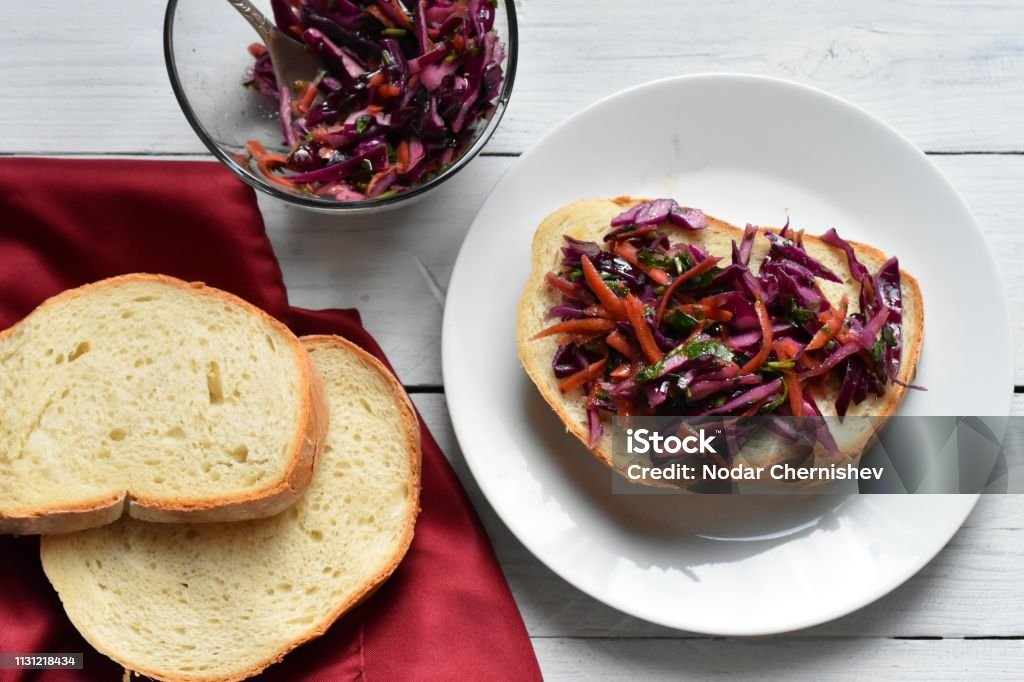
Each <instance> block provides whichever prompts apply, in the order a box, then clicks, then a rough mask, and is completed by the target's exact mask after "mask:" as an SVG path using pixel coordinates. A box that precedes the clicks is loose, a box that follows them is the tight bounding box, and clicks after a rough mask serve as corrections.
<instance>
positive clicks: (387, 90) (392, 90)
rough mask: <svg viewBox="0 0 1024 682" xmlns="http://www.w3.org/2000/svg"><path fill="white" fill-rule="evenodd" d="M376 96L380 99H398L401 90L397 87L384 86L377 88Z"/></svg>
mask: <svg viewBox="0 0 1024 682" xmlns="http://www.w3.org/2000/svg"><path fill="white" fill-rule="evenodd" d="M377 94H378V95H380V96H381V97H385V98H390V97H398V96H399V95H401V94H402V88H400V87H398V86H397V85H391V84H385V85H382V86H380V87H379V88H377Z"/></svg>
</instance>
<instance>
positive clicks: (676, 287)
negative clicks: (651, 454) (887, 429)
mask: <svg viewBox="0 0 1024 682" xmlns="http://www.w3.org/2000/svg"><path fill="white" fill-rule="evenodd" d="M707 224H708V219H707V218H706V216H705V215H704V214H703V213H702V212H701V211H699V210H697V209H691V208H682V207H680V206H679V204H677V203H676V202H675V201H673V200H671V199H658V200H656V201H649V202H641V203H639V204H636V205H634V206H632V207H631V208H629V209H628V210H626V211H625V212H623V213H622V214H621V215H619V216H618V217H616V218H615V219H613V220H612V221H611V223H610V225H609V232H608V234H607V235H606V236H605V238H604V241H603V243H602V244H598V243H594V242H585V241H580V240H577V239H573V238H571V237H568V236H567V237H566V238H565V245H564V246H563V247H562V254H561V255H562V260H561V265H560V267H559V268H558V269H557V270H556V271H555V272H551V273H549V274H548V275H547V281H548V283H549V285H550V286H552V288H554V289H556V290H558V291H559V292H561V296H562V301H561V303H560V304H558V305H555V306H554V307H552V308H551V310H550V311H549V316H550V317H551V318H555V319H554V320H553V321H554V322H555V323H556V325H557V329H555V328H554V327H552V328H550V329H549V331H550V332H551V333H556V332H557V333H559V337H558V340H559V346H558V351H557V352H556V354H555V357H554V360H553V363H552V364H553V371H554V373H555V376H556V378H558V379H559V380H561V381H562V382H565V386H568V387H570V389H568V390H577V389H579V390H582V391H583V392H584V394H585V395H587V396H588V400H587V411H588V421H589V430H590V434H591V440H592V442H594V443H596V440H597V439H598V438H600V436H601V433H602V428H601V424H600V419H598V417H600V416H601V415H602V414H604V415H611V414H631V415H678V416H689V417H702V416H703V417H721V416H740V415H765V414H767V415H777V416H819V417H820V415H821V412H820V410H819V409H818V406H817V404H816V403H815V399H814V394H815V393H816V392H818V393H820V391H819V388H820V387H821V385H822V384H823V383H825V382H835V383H836V384H838V385H839V393H838V398H837V400H836V402H835V409H836V413H837V414H838V415H840V417H842V416H844V415H845V414H847V412H848V410H849V409H850V407H851V406H852V405H857V404H860V403H861V402H863V401H865V400H867V399H868V398H869V397H871V396H872V395H874V396H879V395H882V394H883V393H884V392H885V391H886V387H887V385H888V384H889V383H890V382H895V383H899V384H901V385H906V384H904V383H903V382H902V381H900V380H899V373H900V366H901V364H900V363H901V360H902V348H903V328H902V325H903V319H902V310H903V306H902V290H901V281H900V269H899V263H898V261H897V260H896V259H895V258H893V259H891V260H889V261H888V262H886V263H885V264H884V265H882V267H881V268H879V270H878V272H877V273H875V274H874V275H872V274H871V273H870V272H869V271H868V270H867V268H866V267H864V265H863V264H861V263H860V262H859V261H858V260H857V257H856V254H855V252H854V250H853V247H852V246H851V245H850V244H849V243H848V242H846V241H844V240H843V239H842V238H840V237H839V235H838V234H837V233H836V231H835V230H834V229H833V230H829V232H827V233H826V234H825V235H824V236H823V240H824V241H825V242H826V243H828V244H830V245H832V246H834V247H836V248H838V249H841V250H843V251H844V252H845V254H846V257H847V261H848V263H849V266H850V271H851V273H852V274H853V277H854V279H855V281H857V282H858V283H859V284H860V287H861V291H860V298H859V301H858V302H859V304H860V310H859V311H856V310H853V309H850V308H848V305H849V303H848V302H847V301H846V300H845V299H844V300H842V301H836V300H829V298H828V296H826V295H825V294H824V293H823V291H822V287H821V286H820V283H819V281H820V280H825V281H831V282H841V281H842V280H841V279H840V277H839V276H838V275H837V274H836V273H834V272H833V271H832V270H830V269H829V268H827V267H826V266H825V265H824V264H822V263H821V262H820V261H818V260H817V259H815V258H814V257H812V256H811V255H810V254H808V252H807V251H806V249H805V248H804V244H803V233H802V232H796V231H794V230H793V229H791V228H790V227H789V225H788V223H787V225H786V227H784V228H783V229H782V230H779V231H778V232H771V231H767V230H761V231H760V233H761V234H762V235H764V238H765V239H766V240H767V242H768V244H769V248H768V253H767V255H766V256H765V258H764V259H763V260H762V262H761V263H760V265H759V266H758V268H757V271H756V272H755V271H753V270H752V269H751V267H750V256H751V252H752V250H753V246H754V242H755V239H756V237H757V235H758V233H759V230H758V229H757V228H756V227H753V226H750V225H748V226H747V227H746V229H745V230H744V233H743V237H742V239H741V240H740V243H739V244H737V243H735V242H733V245H732V253H731V262H728V263H727V262H721V259H717V258H715V259H712V256H711V254H709V253H707V251H706V250H705V249H704V248H703V247H701V246H700V245H699V244H698V243H683V242H679V243H673V242H672V241H671V240H670V239H669V237H668V234H667V232H665V231H664V229H663V228H664V227H666V226H679V227H684V229H700V228H703V227H706V226H707ZM720 265H721V267H720ZM588 268H593V270H592V271H591V272H590V273H589V274H588V272H587V270H588ZM595 275H596V277H595ZM630 301H633V302H632V303H631V302H630ZM631 306H633V307H634V309H636V307H639V309H640V310H641V311H642V315H643V317H642V318H637V317H635V316H633V317H631V316H630V315H629V314H628V309H629V308H630V307H631ZM640 319H642V321H643V323H642V324H641V323H640ZM636 325H639V326H636ZM766 334H768V335H769V336H770V338H767V339H766V338H765V336H766ZM598 362H602V363H604V364H603V365H601V366H599V367H598V369H602V371H601V372H600V376H594V375H595V374H596V373H595V370H594V368H593V365H594V364H595V363H598ZM817 421H818V422H820V425H819V426H816V427H815V428H816V429H817V434H816V435H814V436H813V438H812V440H813V439H816V440H817V442H820V443H821V444H822V446H823V447H825V448H826V450H827V451H829V452H831V453H833V454H835V453H836V452H838V450H837V446H836V443H835V439H834V437H833V436H832V435H831V434H830V433H829V432H828V428H827V426H825V422H824V420H821V419H819V420H817ZM781 423H782V422H780V424H781ZM775 430H776V431H779V430H783V431H784V430H785V427H784V426H777V427H776V428H775ZM812 435H813V434H812ZM812 444H813V443H812Z"/></svg>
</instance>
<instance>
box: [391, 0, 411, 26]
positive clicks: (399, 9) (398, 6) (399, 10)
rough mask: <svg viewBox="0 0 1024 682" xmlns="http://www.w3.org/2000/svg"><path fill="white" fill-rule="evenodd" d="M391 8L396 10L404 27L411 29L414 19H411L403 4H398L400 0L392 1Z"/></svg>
mask: <svg viewBox="0 0 1024 682" xmlns="http://www.w3.org/2000/svg"><path fill="white" fill-rule="evenodd" d="M391 6H392V7H394V8H395V13H396V14H398V16H399V17H400V19H399V22H400V23H401V24H402V26H403V27H405V28H408V29H411V28H412V19H410V18H409V14H408V13H407V12H406V11H405V8H404V7H402V3H400V2H398V0H391Z"/></svg>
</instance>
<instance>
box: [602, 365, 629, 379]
mask: <svg viewBox="0 0 1024 682" xmlns="http://www.w3.org/2000/svg"><path fill="white" fill-rule="evenodd" d="M632 375H633V366H632V365H630V364H629V363H628V362H627V363H624V364H621V365H619V366H618V367H616V368H615V369H613V370H612V371H611V372H609V373H608V376H610V377H611V378H612V379H628V378H629V377H631V376H632Z"/></svg>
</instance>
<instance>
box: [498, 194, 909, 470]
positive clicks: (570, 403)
mask: <svg viewBox="0 0 1024 682" xmlns="http://www.w3.org/2000/svg"><path fill="white" fill-rule="evenodd" d="M643 201H649V200H648V199H640V198H636V197H629V196H620V197H615V198H613V199H598V200H583V201H578V202H575V203H573V204H569V205H568V206H564V207H562V208H560V209H558V210H557V211H555V212H554V213H552V214H551V215H549V216H548V217H547V218H545V219H544V221H543V222H542V223H541V224H540V226H539V227H538V228H537V232H536V233H535V234H534V238H533V244H532V247H531V259H530V260H531V272H530V276H529V277H528V279H527V281H526V285H525V286H524V288H523V293H522V296H521V297H520V300H519V309H518V315H517V319H516V341H517V346H518V350H519V359H520V363H521V364H522V365H523V368H524V369H525V370H526V373H527V375H529V377H530V379H531V380H532V381H533V383H534V384H535V385H536V387H537V389H538V391H540V394H541V396H542V397H543V398H544V400H545V401H546V402H547V403H548V405H549V406H550V407H551V409H552V410H554V412H555V413H556V414H557V415H558V416H559V418H560V419H561V420H562V422H563V423H564V424H565V428H566V430H567V431H568V432H569V433H571V434H573V435H574V436H575V437H576V438H577V439H578V440H579V441H580V442H581V443H583V445H584V446H586V447H587V449H588V450H589V451H590V453H591V454H592V455H593V456H594V457H596V458H597V459H598V460H599V461H600V462H601V463H603V464H604V465H605V466H607V467H609V468H610V469H612V470H613V471H615V472H616V473H618V474H620V475H622V476H624V477H625V476H626V468H627V464H625V463H623V462H615V461H614V458H613V457H612V439H611V435H610V433H609V429H607V428H606V429H605V433H604V435H603V436H602V437H601V439H600V441H599V442H598V443H597V445H596V447H590V445H589V429H588V425H587V420H586V412H585V407H584V396H583V395H582V392H581V391H580V390H579V389H577V390H575V391H573V392H572V393H571V394H569V395H563V394H562V393H561V392H560V391H559V390H558V383H557V380H556V379H555V378H554V374H553V373H552V371H551V358H552V357H553V355H554V351H555V348H556V347H557V343H556V341H555V339H554V338H553V337H547V338H542V339H537V340H536V341H531V339H532V337H533V336H534V335H535V334H536V333H537V332H539V331H541V329H543V328H544V327H545V326H546V325H547V321H546V320H545V319H544V316H545V314H546V312H547V309H548V308H549V307H550V305H553V304H554V303H555V302H556V301H555V299H554V298H553V296H554V294H553V293H552V292H551V291H550V288H549V287H548V285H547V283H546V282H545V281H544V276H545V275H546V274H547V273H548V272H550V271H551V270H552V269H554V267H555V266H556V265H557V262H558V261H560V259H561V257H560V255H559V250H558V247H560V246H561V244H562V241H561V240H562V237H563V236H564V235H565V234H572V236H574V237H575V238H577V239H583V240H595V241H598V242H600V240H601V239H602V238H603V235H604V234H606V233H607V232H608V231H610V228H609V227H608V225H609V222H610V220H611V219H612V218H613V217H615V216H616V215H618V214H619V213H621V212H623V211H625V210H627V209H629V208H631V207H632V206H634V205H636V204H638V203H641V202H643ZM708 222H709V225H708V227H707V228H705V229H704V230H700V231H690V230H684V229H681V228H677V227H674V226H671V225H664V226H662V229H663V231H665V232H667V233H668V234H669V235H670V237H672V238H673V240H679V241H684V242H691V241H695V240H698V239H702V238H704V236H705V233H706V234H716V238H717V236H720V237H721V238H722V239H723V240H725V241H728V240H733V239H734V240H735V241H736V242H737V243H739V241H740V239H741V238H742V236H743V230H742V229H741V228H739V227H736V226H734V225H731V224H729V223H727V222H725V221H723V220H720V219H718V218H715V217H713V216H710V215H709V216H708ZM769 230H771V231H778V228H771V227H761V228H758V235H759V236H760V235H763V234H764V233H765V232H767V231H769ZM709 231H710V232H709ZM759 241H764V240H756V241H755V244H756V243H757V242H759ZM848 241H849V240H848ZM849 243H850V245H851V246H852V247H853V248H854V250H855V251H856V253H857V255H858V258H860V259H861V260H866V261H868V262H871V263H878V264H881V263H882V262H885V261H886V260H888V258H887V257H886V255H885V254H884V253H883V252H882V251H881V250H879V249H877V248H875V247H873V246H870V245H868V244H863V243H860V242H855V241H849ZM804 244H805V246H807V247H808V248H809V250H812V251H822V250H824V251H828V252H833V253H835V254H841V255H842V262H843V263H845V262H846V261H845V254H843V252H842V250H841V249H838V248H836V247H833V246H831V245H829V244H827V243H825V242H823V241H822V240H821V238H820V237H816V236H812V235H804ZM762 248H763V247H762ZM755 250H756V247H755ZM712 255H726V254H723V253H714V252H712ZM875 267H877V266H875ZM871 269H872V270H873V269H875V268H874V267H872V268H871ZM843 273H844V274H846V275H849V273H848V268H844V270H843ZM900 276H901V285H902V294H903V299H904V302H905V303H904V308H905V309H906V308H908V307H909V306H907V302H910V303H911V304H912V309H913V310H914V311H915V312H916V314H914V315H911V316H908V315H907V314H906V312H907V311H906V310H905V314H904V335H905V344H904V347H903V352H902V359H901V365H900V376H899V379H900V380H901V381H903V382H904V383H910V382H912V381H913V378H914V374H915V372H916V370H917V363H918V360H919V359H920V355H921V347H922V343H923V336H924V306H923V298H922V295H921V287H920V284H919V283H918V281H917V279H916V278H915V277H913V276H912V275H910V274H909V273H907V272H906V271H904V270H902V269H901V270H900ZM847 289H849V292H848V293H850V294H852V295H851V296H850V299H851V301H856V300H857V298H858V296H857V294H858V293H859V289H856V290H855V289H853V288H851V287H850V286H849V283H848V284H847ZM549 304H550V305H549ZM538 313H539V314H538ZM906 391H907V389H906V388H904V387H903V386H900V385H898V384H890V386H889V387H888V389H887V390H886V392H885V395H883V396H882V397H881V398H875V399H871V400H869V401H865V403H862V404H861V405H860V406H856V407H854V406H851V410H850V412H849V414H851V415H854V416H872V417H878V419H873V420H870V421H871V424H870V425H863V424H862V426H863V427H864V428H863V429H862V432H858V433H856V434H854V435H853V437H851V438H850V439H849V440H847V441H844V442H843V443H842V449H843V450H844V451H845V452H846V453H849V454H848V455H847V460H849V461H854V460H856V459H858V458H859V456H860V454H861V453H863V451H864V450H865V449H866V448H867V447H868V445H870V444H871V442H872V441H873V440H874V438H875V437H876V434H877V433H878V432H879V431H880V430H881V429H882V428H884V426H885V423H886V422H887V421H888V419H889V418H890V417H892V415H893V414H895V413H896V411H897V410H898V409H899V405H900V403H901V402H902V400H903V397H904V396H905V394H906ZM816 397H817V396H816ZM833 402H834V398H833ZM822 407H825V406H824V405H823V406H822ZM828 407H829V408H831V407H832V405H831V402H830V403H829V404H828ZM823 412H824V414H825V415H826V416H828V415H829V414H830V412H829V411H828V410H823ZM867 426H871V427H873V428H867ZM787 454H788V448H779V449H777V450H776V451H775V452H772V453H768V456H767V458H766V459H764V460H758V465H759V466H770V465H772V464H776V463H781V462H783V461H785V460H786V459H787ZM746 465H747V466H749V464H746ZM739 466H745V464H744V463H742V462H741V463H739ZM640 482H641V483H642V484H643V485H647V486H650V487H665V488H678V487H680V484H678V483H675V482H670V481H660V480H643V481H640ZM820 484H821V482H818V481H810V482H806V483H801V484H798V485H796V486H794V485H792V484H786V485H785V486H784V487H787V488H793V487H801V488H806V487H812V486H815V485H820Z"/></svg>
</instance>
